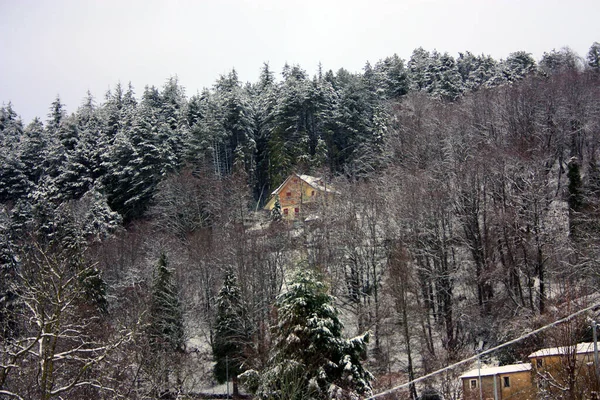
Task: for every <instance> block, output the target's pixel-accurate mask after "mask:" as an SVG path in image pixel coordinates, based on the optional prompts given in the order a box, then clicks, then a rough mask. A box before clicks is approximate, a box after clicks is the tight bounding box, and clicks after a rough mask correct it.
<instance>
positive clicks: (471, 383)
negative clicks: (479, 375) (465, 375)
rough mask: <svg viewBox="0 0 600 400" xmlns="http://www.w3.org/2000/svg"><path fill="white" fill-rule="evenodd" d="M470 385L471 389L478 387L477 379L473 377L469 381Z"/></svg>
mask: <svg viewBox="0 0 600 400" xmlns="http://www.w3.org/2000/svg"><path fill="white" fill-rule="evenodd" d="M469 386H470V387H471V389H477V379H471V380H470V381H469Z"/></svg>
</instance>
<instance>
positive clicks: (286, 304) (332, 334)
mask: <svg viewBox="0 0 600 400" xmlns="http://www.w3.org/2000/svg"><path fill="white" fill-rule="evenodd" d="M276 306H277V311H278V318H279V322H278V324H277V325H276V326H274V327H273V343H274V354H273V356H272V358H271V362H270V365H269V366H268V367H267V369H266V370H265V371H263V372H262V374H260V378H259V386H258V388H257V395H258V396H259V398H263V399H266V398H269V399H281V400H283V399H290V398H291V399H300V398H313V399H330V398H345V397H348V398H349V397H351V396H352V395H354V396H356V395H357V394H358V395H363V396H368V395H370V393H371V385H370V383H369V382H370V380H371V379H372V378H373V377H372V375H371V374H370V373H369V372H368V371H367V370H366V369H364V368H363V366H362V363H361V358H362V356H363V355H364V352H365V350H366V342H367V340H368V334H365V335H362V336H359V337H356V338H352V339H345V338H343V337H342V330H343V326H342V323H341V322H340V320H339V317H338V312H337V310H336V308H335V307H334V299H333V297H332V296H330V295H329V294H327V288H326V286H325V285H324V284H323V283H322V282H321V281H320V280H319V279H318V277H317V274H316V273H315V272H313V271H310V270H300V271H299V272H297V274H296V276H295V277H294V279H293V281H292V282H291V284H290V286H289V289H288V291H287V292H285V293H283V294H282V295H281V296H279V298H278V299H277V303H276ZM253 375H256V372H250V371H249V372H248V373H246V374H244V376H247V377H252V376H253ZM290 384H293V385H295V387H296V389H297V390H295V393H293V394H290V393H289V392H287V391H288V390H289V385H290Z"/></svg>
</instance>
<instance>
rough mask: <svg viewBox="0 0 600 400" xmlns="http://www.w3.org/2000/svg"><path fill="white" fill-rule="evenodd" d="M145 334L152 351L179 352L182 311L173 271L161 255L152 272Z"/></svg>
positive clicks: (181, 348)
mask: <svg viewBox="0 0 600 400" xmlns="http://www.w3.org/2000/svg"><path fill="white" fill-rule="evenodd" d="M147 334H148V338H149V339H150V345H151V346H152V348H153V349H154V350H155V351H165V352H173V351H182V350H183V345H184V331H183V312H182V308H181V304H180V303H179V294H178V291H177V286H176V284H175V278H174V277H173V270H172V269H170V268H169V266H168V263H167V256H166V254H164V253H162V254H161V255H160V258H159V259H158V263H157V264H156V269H155V271H154V279H153V282H152V293H151V298H150V310H149V321H148V328H147Z"/></svg>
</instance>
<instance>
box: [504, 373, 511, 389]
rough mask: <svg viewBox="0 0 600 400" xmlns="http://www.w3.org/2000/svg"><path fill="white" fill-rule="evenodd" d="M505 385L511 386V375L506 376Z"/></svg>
mask: <svg viewBox="0 0 600 400" xmlns="http://www.w3.org/2000/svg"><path fill="white" fill-rule="evenodd" d="M504 387H505V388H508V387H510V377H508V376H505V377H504Z"/></svg>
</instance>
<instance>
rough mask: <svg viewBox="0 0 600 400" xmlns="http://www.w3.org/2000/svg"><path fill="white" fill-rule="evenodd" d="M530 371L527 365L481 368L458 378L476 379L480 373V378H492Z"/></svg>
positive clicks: (529, 366)
mask: <svg viewBox="0 0 600 400" xmlns="http://www.w3.org/2000/svg"><path fill="white" fill-rule="evenodd" d="M530 370H531V364H529V363H526V364H525V363H523V364H511V365H503V366H501V367H483V368H481V370H479V369H472V370H470V371H467V372H465V373H464V374H462V375H461V376H460V378H461V379H463V378H478V377H479V375H480V371H481V376H493V375H500V374H510V373H514V372H524V371H530Z"/></svg>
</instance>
